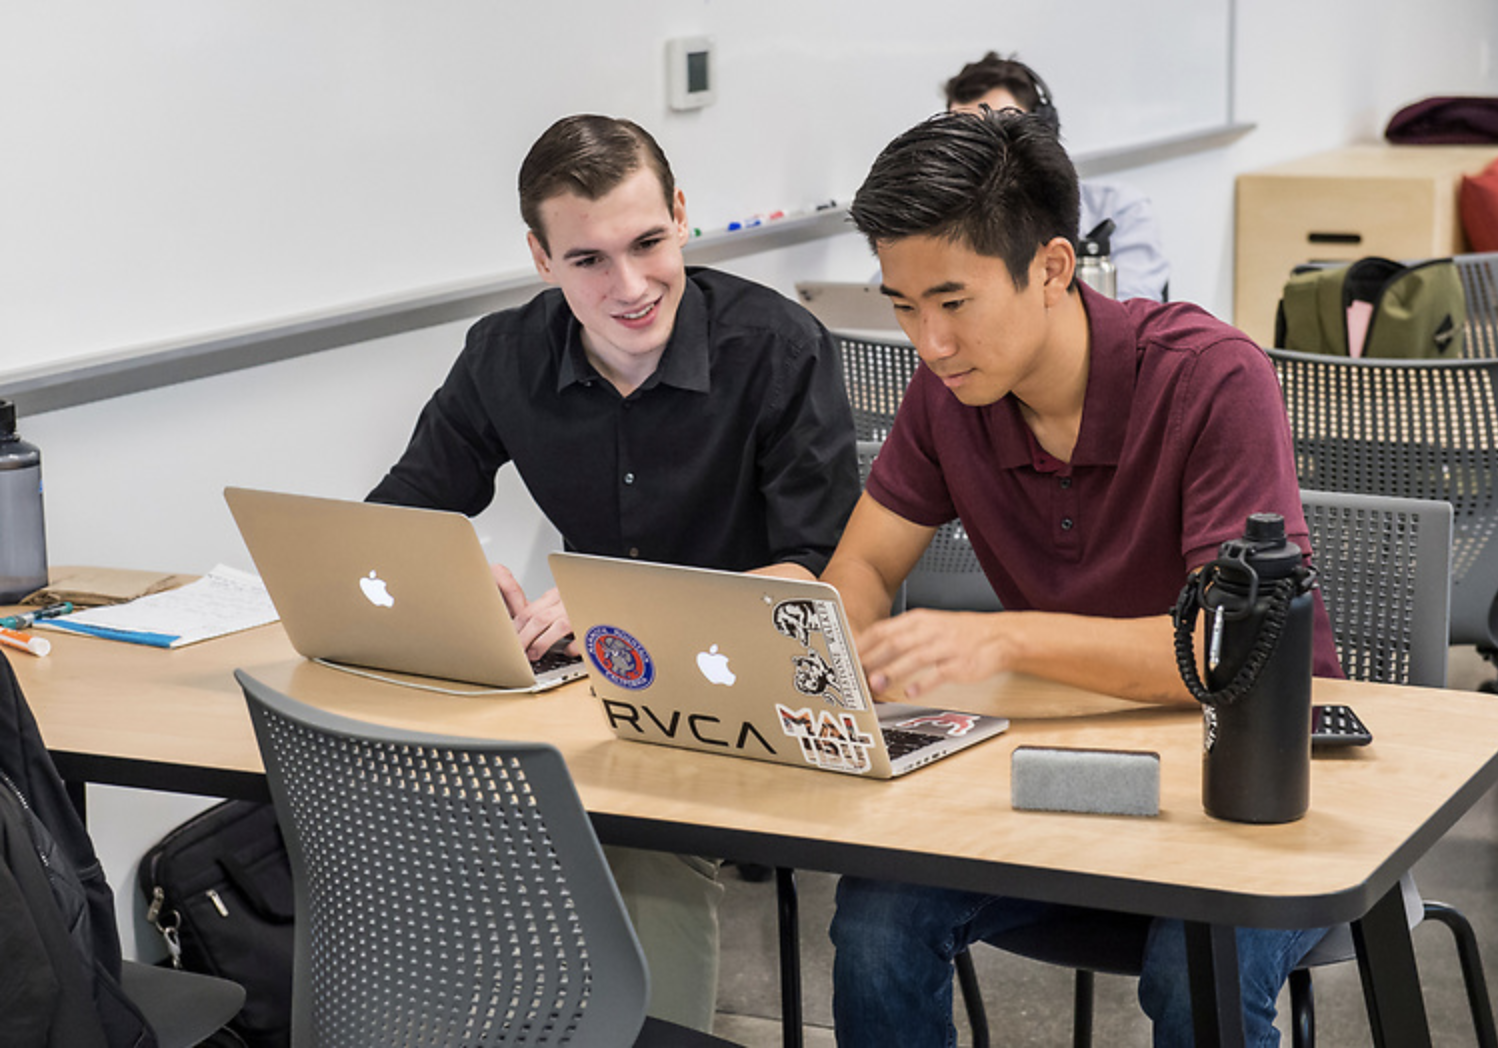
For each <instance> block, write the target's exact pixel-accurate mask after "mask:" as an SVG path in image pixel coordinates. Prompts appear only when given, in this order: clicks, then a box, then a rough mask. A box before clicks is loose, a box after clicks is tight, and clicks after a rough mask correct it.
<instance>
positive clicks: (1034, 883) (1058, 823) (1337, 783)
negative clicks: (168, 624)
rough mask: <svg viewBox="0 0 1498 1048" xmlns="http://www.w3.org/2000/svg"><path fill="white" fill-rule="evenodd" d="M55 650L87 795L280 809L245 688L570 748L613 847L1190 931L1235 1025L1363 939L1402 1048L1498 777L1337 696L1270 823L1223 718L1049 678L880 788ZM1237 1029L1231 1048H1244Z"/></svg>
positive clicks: (63, 719)
mask: <svg viewBox="0 0 1498 1048" xmlns="http://www.w3.org/2000/svg"><path fill="white" fill-rule="evenodd" d="M48 637H49V638H50V639H52V641H53V650H52V653H51V655H49V656H47V657H46V658H35V657H31V656H27V655H24V654H21V653H9V654H11V663H12V665H13V666H14V667H15V669H16V671H17V674H18V676H19V678H20V680H21V684H22V687H23V689H24V690H25V692H26V695H27V697H28V699H29V701H30V703H31V706H32V708H33V710H34V711H35V713H36V716H37V719H38V722H39V723H40V726H41V730H42V734H43V737H44V738H45V739H46V741H47V744H48V747H49V748H50V749H51V750H52V751H53V753H54V755H55V757H56V759H57V761H58V765H59V768H60V769H61V770H62V772H63V775H64V777H65V778H68V779H69V780H70V781H90V782H110V783H117V784H121V785H127V786H138V787H149V788H154V789H161V790H169V791H183V792H194V793H206V794H209V795H214V796H241V797H256V798H261V799H264V798H266V797H267V796H268V794H267V793H266V792H265V787H264V778H263V773H262V768H261V764H260V758H259V754H258V751H257V749H256V746H255V741H254V734H253V730H252V728H251V726H250V720H249V715H248V713H247V711H246V707H245V705H244V701H243V698H242V696H241V695H240V693H239V690H238V687H237V685H236V684H235V683H234V681H233V679H232V677H231V675H230V674H231V671H232V670H233V669H235V668H244V669H246V670H247V671H249V672H250V673H251V674H252V675H253V676H256V677H258V678H259V679H261V680H263V681H264V682H266V683H267V684H269V685H271V686H272V687H275V688H277V689H280V690H282V691H284V692H286V693H287V694H290V695H292V696H294V697H296V698H299V699H302V700H303V701H306V702H310V703H312V704H314V705H317V706H320V707H323V708H326V709H330V710H334V711H336V712H340V713H343V714H346V715H349V716H353V717H357V718H360V719H364V720H369V721H374V722H379V723H384V724H389V725H395V726H405V727H410V728H417V729H421V730H424V731H437V732H442V733H447V734H452V735H458V736H474V737H487V738H495V737H498V738H514V739H543V740H546V741H548V742H551V743H552V744H554V745H556V746H557V747H558V749H560V750H561V752H562V754H563V755H564V757H565V759H566V761H567V765H568V767H569V769H570V771H571V773H572V775H573V777H574V779H575V780H576V782H577V786H578V790H579V793H580V794H581V796H582V799H583V802H584V804H585V805H586V807H587V808H588V810H589V812H590V813H591V814H592V816H593V818H594V821H595V825H596V826H597V827H598V832H599V835H600V837H601V838H603V839H604V840H606V841H613V842H619V843H629V844H633V845H637V846H642V847H649V848H662V849H669V850H675V851H686V852H697V853H702V854H712V855H720V856H724V857H727V858H732V859H742V860H752V861H755V862H759V863H765V864H769V865H775V866H780V867H791V868H799V869H819V870H829V871H834V872H842V873H854V874H859V875H864V876H878V877H885V878H892V879H900V880H907V881H914V882H921V883H930V884H938V885H945V886H949V887H955V888H965V889H973V890H982V891H988V892H994V893H1001V894H1011V895H1019V896H1024V897H1028V898H1035V899H1043V900H1049V901H1056V902H1069V903H1081V904H1087V905H1101V906H1108V907H1111V908H1114V909H1120V910H1129V911H1134V912H1140V913H1149V914H1156V915H1164V916H1173V917H1179V918H1182V919H1184V920H1186V921H1187V922H1189V923H1188V929H1189V930H1190V931H1191V933H1192V934H1193V935H1197V934H1199V935H1200V936H1201V938H1200V939H1199V940H1194V945H1193V950H1194V951H1200V952H1194V953H1193V958H1197V957H1202V958H1204V959H1210V963H1208V965H1207V972H1206V973H1205V974H1204V975H1203V978H1207V979H1209V980H1212V985H1214V986H1216V988H1217V989H1216V991H1215V992H1217V993H1218V995H1219V997H1220V998H1221V1002H1222V1006H1223V1007H1225V1008H1226V1009H1228V1010H1229V1012H1237V1011H1238V1010H1239V1006H1238V1004H1237V1000H1236V992H1235V991H1236V977H1234V978H1233V979H1232V980H1231V982H1232V986H1231V987H1228V988H1227V990H1226V991H1224V990H1223V987H1222V986H1221V985H1220V984H1221V983H1224V982H1226V981H1227V979H1226V976H1227V974H1228V973H1229V972H1230V971H1232V969H1234V968H1235V967H1236V965H1235V959H1234V958H1232V957H1230V956H1229V957H1225V956H1223V954H1222V952H1221V951H1222V949H1223V948H1224V943H1225V942H1230V941H1231V940H1230V938H1228V939H1224V938H1223V936H1224V934H1226V935H1228V936H1230V934H1231V927H1232V926H1234V925H1254V926H1262V927H1284V928H1288V927H1314V926H1319V925H1327V924H1335V923H1341V922H1345V921H1354V922H1357V923H1356V924H1355V925H1354V928H1355V932H1356V933H1358V934H1357V937H1358V938H1359V940H1360V942H1364V943H1365V944H1366V943H1372V944H1373V945H1371V946H1369V947H1368V948H1367V949H1365V950H1364V952H1363V955H1362V958H1361V959H1362V960H1363V968H1364V978H1365V988H1366V989H1367V991H1368V999H1369V1006H1370V1011H1371V1012H1372V1013H1374V1014H1372V1015H1371V1016H1370V1018H1371V1019H1372V1020H1373V1023H1374V1026H1375V1029H1377V1028H1378V1027H1379V1026H1381V1025H1383V1026H1386V1028H1387V1032H1386V1034H1385V1036H1386V1040H1385V1041H1384V1042H1383V1043H1389V1044H1398V1045H1401V1046H1405V1045H1415V1044H1423V1043H1428V1034H1424V1038H1425V1039H1422V1031H1423V1029H1424V1027H1425V1017H1424V1012H1423V1007H1422V1006H1420V1004H1419V992H1418V983H1417V982H1416V981H1415V980H1414V968H1413V965H1414V958H1413V952H1412V950H1411V949H1410V944H1409V936H1408V930H1407V928H1406V927H1405V924H1404V920H1403V912H1402V903H1401V901H1400V899H1399V892H1398V890H1397V887H1398V885H1397V882H1398V880H1399V877H1400V876H1401V875H1402V874H1403V873H1404V872H1406V871H1407V870H1408V869H1410V868H1411V867H1412V866H1413V865H1414V863H1415V861H1416V860H1417V859H1418V858H1420V856H1421V855H1423V854H1424V853H1425V852H1426V851H1427V850H1428V849H1429V848H1430V847H1431V845H1433V844H1434V843H1435V842H1436V840H1438V839H1439V838H1440V836H1441V835H1442V834H1443V833H1444V832H1445V831H1446V830H1447V829H1449V828H1450V827H1451V826H1452V825H1453V824H1454V823H1455V822H1456V821H1457V819H1459V818H1460V817H1461V815H1462V814H1463V813H1464V812H1465V811H1466V810H1467V809H1468V808H1469V807H1470V806H1471V805H1472V804H1473V803H1474V802H1475V801H1476V799H1477V798H1478V797H1480V796H1481V795H1482V793H1484V792H1485V791H1486V790H1487V789H1488V788H1489V787H1490V786H1491V785H1492V784H1493V782H1494V781H1495V779H1498V704H1494V703H1493V702H1492V701H1491V699H1490V698H1485V697H1484V696H1482V695H1479V694H1477V693H1468V692H1455V691H1442V690H1434V689H1422V688H1401V687H1392V686H1387V685H1372V684H1362V683H1355V682H1347V681H1317V682H1316V687H1315V700H1316V701H1318V702H1345V703H1348V704H1350V705H1352V706H1354V707H1355V708H1356V709H1357V711H1358V713H1359V714H1360V715H1361V717H1362V719H1363V720H1364V721H1365V722H1366V723H1367V724H1368V725H1369V727H1370V728H1371V729H1372V731H1373V733H1374V735H1375V741H1374V742H1373V744H1372V745H1370V746H1368V747H1364V748H1358V749H1350V750H1347V751H1343V752H1342V753H1340V754H1338V755H1337V756H1333V757H1327V758H1321V759H1317V760H1316V761H1314V762H1313V769H1312V779H1311V808H1310V812H1309V813H1308V814H1307V815H1306V816H1305V817H1304V818H1303V819H1300V820H1298V821H1296V822H1292V823H1288V824H1284V825H1278V826H1248V825H1242V824H1238V823H1230V822H1223V821H1219V820H1216V819H1212V818H1210V817H1208V816H1207V815H1206V814H1205V813H1204V812H1203V810H1202V806H1201V716H1200V714H1199V713H1198V712H1196V711H1193V710H1189V709H1167V708H1159V707H1142V706H1138V705H1135V704H1132V703H1127V702H1123V701H1121V700H1117V699H1112V698H1109V697H1106V696H1102V695H1097V694H1093V693H1088V692H1082V691H1078V690H1075V689H1071V688H1067V687H1064V686H1060V685H1055V684H1050V683H1048V682H1044V681H1040V680H1036V679H1034V678H1025V677H1012V678H1000V679H998V680H996V681H993V682H989V683H987V684H985V685H983V686H976V687H971V688H963V689H950V690H949V692H948V694H946V695H944V696H942V698H943V699H944V700H945V701H949V702H950V703H951V704H952V705H954V706H957V707H958V708H965V709H971V710H975V711H980V712H989V713H996V714H999V715H1002V716H1007V717H1009V718H1011V722H1012V723H1011V728H1010V730H1009V732H1007V733H1006V734H1005V735H1003V736H1001V737H999V738H998V739H996V740H993V741H991V742H988V743H985V744H983V745H980V746H978V747H975V748H973V749H970V750H968V751H965V752H963V753H961V754H958V755H957V756H954V757H952V758H949V759H947V760H944V761H941V762H938V763H937V764H934V765H931V766H928V767H926V768H924V769H922V770H920V771H918V772H916V773H914V774H912V775H909V776H906V777H903V778H901V779H898V780H894V781H869V780H862V779H857V778H853V777H849V776H843V775H839V774H835V773H829V772H818V771H813V770H809V769H808V770H803V769H799V768H792V767H785V766H779V765H772V764H766V763H762V762H759V761H752V760H743V759H734V758H725V757H722V756H716V755H709V754H699V753H691V752H686V751H681V750H674V749H666V748H661V747H657V746H650V745H643V744H634V743H625V742H619V741H617V740H615V739H614V738H613V736H612V734H611V733H610V732H609V731H608V729H607V726H606V723H605V720H604V716H603V713H602V710H601V709H600V707H599V704H598V703H597V702H596V700H594V699H593V698H592V697H591V696H590V694H589V692H588V688H587V685H586V684H585V683H582V684H574V685H568V686H565V687H564V688H562V689H559V690H557V691H554V692H551V693H546V694H542V695H538V696H523V697H516V696H482V697H452V696H443V695H435V694H427V693H421V692H414V691H411V690H409V689H406V688H401V687H398V686H395V685H392V684H385V683H379V682H374V681H370V680H366V679H362V678H359V677H355V676H351V675H348V674H345V673H340V672H337V671H335V670H331V669H328V668H325V667H322V666H319V665H316V664H314V663H311V662H307V661H306V660H303V659H301V658H300V657H298V656H297V655H296V654H295V652H294V651H293V650H292V649H291V647H290V645H289V644H288V642H287V641H286V639H285V635H284V633H283V632H282V631H281V629H280V627H279V625H274V626H267V627H262V628H260V629H256V630H251V631H247V632H245V633H242V634H237V635H235V636H232V637H228V638H223V639H220V640H215V641H209V642H205V643H202V644H198V645H194V646H191V647H187V648H182V649H178V650H175V651H168V650H158V649H152V648H144V647H135V646H132V645H127V644H120V643H115V642H110V641H102V640H96V639H92V638H81V637H73V636H67V635H62V634H58V633H55V632H52V633H48ZM1024 744H1029V745H1048V746H1072V747H1100V748H1112V749H1134V750H1154V751H1157V752H1158V753H1159V754H1160V756H1161V813H1160V815H1159V816H1158V817H1156V818H1131V817H1125V816H1096V815H1076V814H1057V813H1036V812H1021V811H1015V810H1013V809H1012V808H1011V807H1010V803H1009V758H1010V754H1011V753H1012V751H1013V749H1014V748H1015V747H1016V746H1018V745H1024ZM1195 963H1196V962H1195V960H1194V961H1193V964H1194V965H1195ZM1212 964H1215V965H1216V968H1215V969H1214V968H1213V967H1212ZM1193 975H1194V977H1195V975H1196V973H1195V972H1194V973H1193ZM1412 984H1413V990H1414V997H1413V1001H1411V999H1410V997H1409V991H1410V988H1411V985H1412ZM1224 992H1226V993H1227V994H1228V996H1226V997H1222V996H1221V995H1222V994H1223V993H1224ZM1392 1002H1397V1008H1396V1007H1395V1005H1394V1004H1393V1003H1392ZM1396 1012H1398V1013H1402V1014H1395V1013H1396ZM1411 1012H1413V1013H1414V1014H1413V1015H1411V1014H1410V1013H1411ZM1389 1024H1392V1025H1389ZM1227 1026H1228V1027H1229V1028H1228V1029H1227V1030H1226V1031H1225V1033H1224V1037H1223V1043H1241V1033H1239V1034H1238V1038H1239V1040H1237V1041H1235V1040H1234V1037H1233V1031H1232V1030H1231V1029H1230V1027H1231V1024H1227ZM1199 1043H1203V1042H1202V1041H1200V1040H1199Z"/></svg>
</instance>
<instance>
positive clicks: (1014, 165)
mask: <svg viewBox="0 0 1498 1048" xmlns="http://www.w3.org/2000/svg"><path fill="white" fill-rule="evenodd" d="M1079 207H1080V204H1079V200H1078V194H1077V172H1076V169H1075V168H1074V167H1072V163H1071V158H1069V157H1068V156H1067V155H1066V150H1065V149H1063V148H1062V147H1061V143H1060V142H1059V141H1058V140H1057V138H1056V135H1055V132H1053V131H1052V130H1051V129H1050V128H1049V127H1048V126H1047V125H1046V124H1045V122H1044V121H1043V120H1041V119H1039V118H1038V117H1035V116H1032V115H1030V114H1027V113H1019V112H1015V111H1014V110H1003V111H1001V112H997V113H995V112H989V111H985V112H984V113H982V114H981V115H976V114H973V113H941V114H938V115H936V116H933V117H931V118H929V119H927V120H924V121H922V122H921V123H919V124H917V125H916V126H915V127H913V128H911V129H910V130H909V131H906V132H905V133H904V134H902V135H900V136H899V137H898V138H896V139H895V140H894V141H893V142H891V143H890V144H889V145H887V146H885V148H884V151H883V152H882V153H880V154H879V157H878V159H876V160H875V161H874V165H873V167H871V168H870V169H869V174H868V177H866V178H865V179H864V182H863V185H862V186H860V187H859V189H858V192H857V194H855V195H854V197H853V204H852V207H851V208H850V211H851V213H852V217H853V223H854V225H855V226H857V227H858V231H859V232H860V233H862V234H863V235H864V236H865V237H867V238H868V241H869V246H870V247H872V248H874V249H875V250H877V249H878V247H879V245H880V244H882V243H889V242H891V241H896V240H901V239H904V238H905V237H911V236H932V237H944V238H947V239H950V240H953V241H957V242H960V243H963V244H966V245H967V246H968V247H969V248H971V249H972V250H973V251H975V252H977V253H978V254H980V255H988V256H990V257H994V258H1000V259H1002V260H1003V261H1004V264H1005V265H1006V266H1007V267H1008V268H1009V275H1010V276H1011V277H1012V278H1013V279H1014V286H1015V287H1017V288H1024V287H1025V286H1026V285H1027V284H1028V283H1029V280H1030V263H1031V261H1033V260H1034V258H1035V253H1036V252H1037V251H1038V250H1040V248H1041V246H1042V245H1045V244H1048V243H1050V242H1051V241H1052V240H1054V239H1055V238H1057V237H1064V238H1065V239H1066V240H1067V241H1069V242H1070V243H1071V244H1072V246H1073V247H1075V246H1076V242H1077V223H1078V221H1079V219H1078V210H1079Z"/></svg>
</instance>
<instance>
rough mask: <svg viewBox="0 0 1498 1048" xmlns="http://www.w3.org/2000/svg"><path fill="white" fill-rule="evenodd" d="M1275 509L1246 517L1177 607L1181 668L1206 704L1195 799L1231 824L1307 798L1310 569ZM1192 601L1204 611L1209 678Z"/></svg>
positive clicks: (1294, 809)
mask: <svg viewBox="0 0 1498 1048" xmlns="http://www.w3.org/2000/svg"><path fill="white" fill-rule="evenodd" d="M1302 553H1303V551H1302V550H1301V549H1300V547H1299V546H1297V545H1295V544H1294V543H1293V542H1287V541H1286V540H1285V520H1284V518H1283V517H1281V516H1279V515H1278V514H1275V513H1256V514H1254V515H1253V516H1251V517H1249V518H1248V523H1247V525H1246V527H1245V529H1244V533H1243V537H1242V538H1241V539H1233V540H1231V541H1229V542H1224V543H1223V544H1222V547H1221V549H1220V551H1219V556H1218V558H1217V560H1215V561H1213V562H1212V563H1211V564H1208V565H1207V566H1206V567H1204V568H1202V569H1201V571H1199V572H1197V573H1196V574H1195V575H1194V576H1193V577H1192V579H1191V581H1189V582H1188V583H1187V586H1186V589H1185V590H1183V591H1182V594H1181V601H1180V603H1178V604H1177V607H1176V649H1177V657H1178V661H1179V662H1180V666H1181V674H1182V677H1183V678H1184V679H1185V681H1186V683H1187V686H1188V687H1190V688H1191V690H1192V692H1193V694H1195V695H1196V697H1197V699H1199V700H1200V701H1201V703H1202V706H1203V715H1204V722H1205V724H1204V740H1203V753H1202V806H1203V807H1204V808H1205V809H1206V811H1207V814H1208V815H1211V816H1214V817H1215V818H1219V819H1229V820H1232V821H1234V822H1254V823H1276V822H1291V821H1293V820H1295V819H1298V818H1300V817H1301V816H1302V815H1304V814H1305V813H1306V810H1307V808H1309V807H1310V800H1311V611H1312V608H1313V602H1314V595H1313V592H1312V591H1313V590H1314V588H1315V573H1314V572H1312V571H1310V570H1309V569H1308V568H1306V567H1305V563H1304V559H1303V556H1302ZM1195 607H1200V608H1201V609H1203V610H1205V611H1206V613H1207V620H1206V630H1205V633H1206V648H1207V650H1206V666H1207V673H1206V680H1205V684H1203V681H1202V679H1201V676H1200V674H1199V672H1198V670H1197V660H1196V653H1195V650H1194V642H1193V637H1194V632H1195V630H1194V627H1195V620H1196V614H1195V610H1194V608H1195Z"/></svg>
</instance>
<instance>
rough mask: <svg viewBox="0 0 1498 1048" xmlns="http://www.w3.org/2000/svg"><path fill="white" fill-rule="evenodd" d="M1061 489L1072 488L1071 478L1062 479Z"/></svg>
mask: <svg viewBox="0 0 1498 1048" xmlns="http://www.w3.org/2000/svg"><path fill="white" fill-rule="evenodd" d="M1061 487H1062V488H1063V489H1066V488H1069V487H1071V478H1070V477H1062V478H1061Z"/></svg>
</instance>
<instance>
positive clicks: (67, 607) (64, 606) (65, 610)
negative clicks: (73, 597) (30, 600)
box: [0, 601, 73, 630]
mask: <svg viewBox="0 0 1498 1048" xmlns="http://www.w3.org/2000/svg"><path fill="white" fill-rule="evenodd" d="M72 611H73V605H72V604H70V603H68V602H67V601H63V602H62V603H60V604H48V605H47V606H46V607H45V608H37V609H36V610H35V611H23V612H21V614H19V615H7V616H5V617H4V618H0V628H4V629H12V630H23V629H25V628H26V627H28V626H30V625H31V624H32V623H33V622H35V621H36V620H37V619H55V618H57V617H58V616H59V615H68V614H71V613H72Z"/></svg>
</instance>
